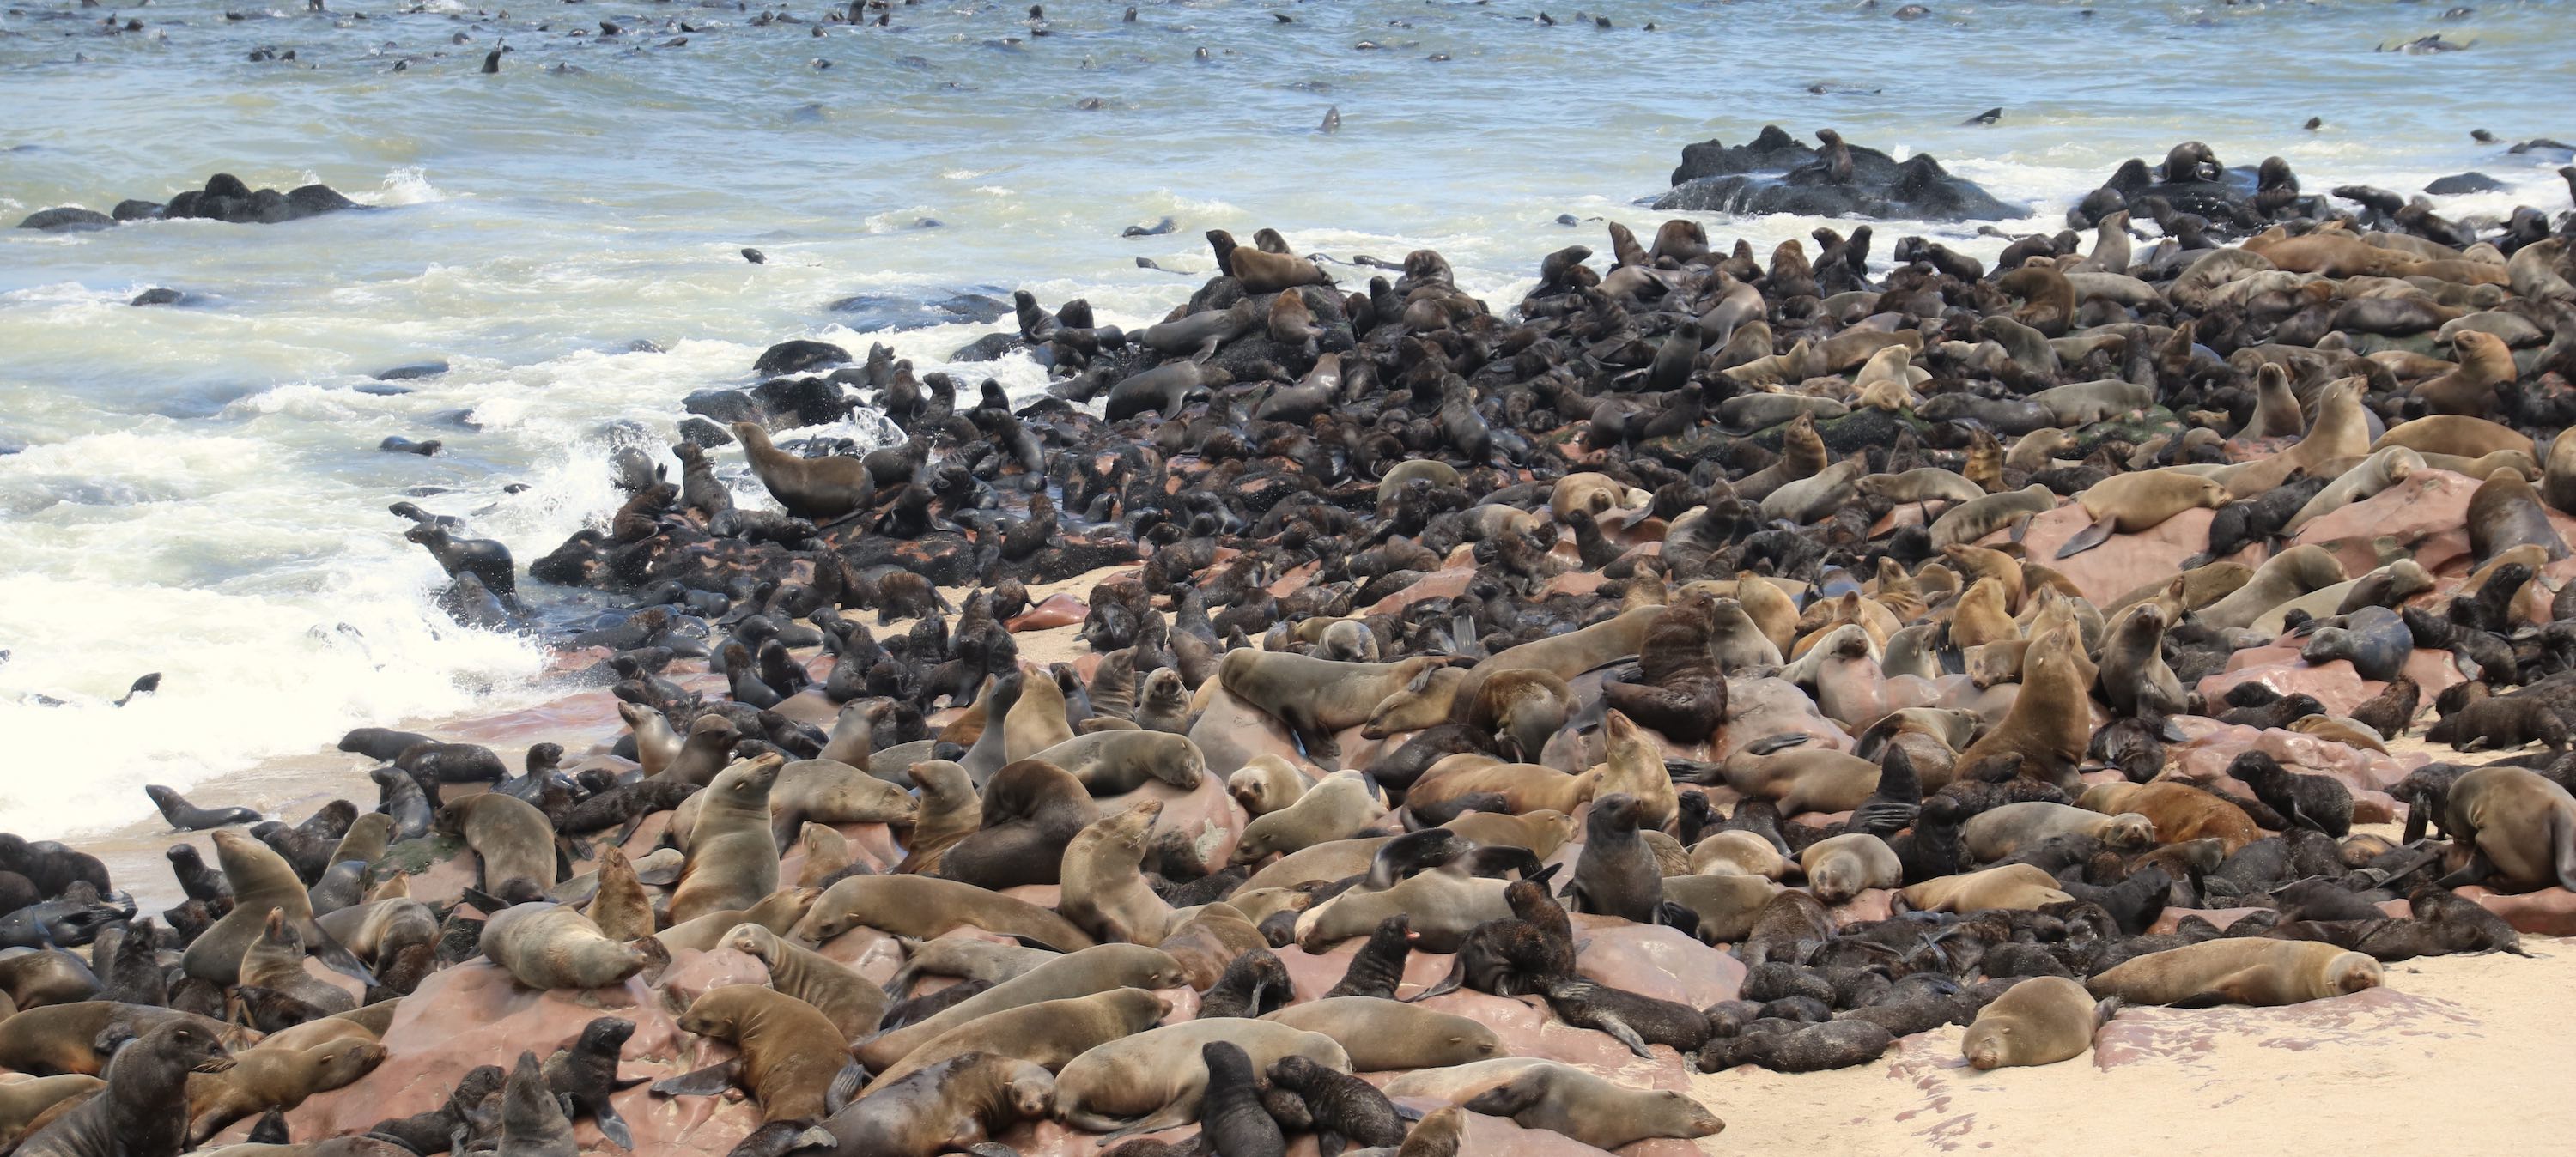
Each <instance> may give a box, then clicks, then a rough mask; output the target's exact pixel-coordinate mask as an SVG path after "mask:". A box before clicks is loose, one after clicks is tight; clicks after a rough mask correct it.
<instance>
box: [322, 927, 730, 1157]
mask: <svg viewBox="0 0 2576 1157" xmlns="http://www.w3.org/2000/svg"><path fill="white" fill-rule="evenodd" d="M682 955H683V956H700V957H714V956H716V955H718V954H715V953H683V954H682ZM746 960H747V958H746ZM750 963H751V967H752V968H757V967H758V964H757V962H750ZM683 967H694V968H699V969H703V970H704V971H703V972H700V973H698V975H700V976H701V977H702V978H708V977H713V976H715V975H718V974H720V973H721V972H722V968H723V966H722V965H721V964H717V963H709V962H708V961H705V960H700V961H690V962H675V964H674V968H675V969H679V968H683ZM673 1000H674V996H673V994H671V993H668V992H664V991H661V990H657V989H654V988H651V987H648V986H647V985H646V984H645V982H644V980H643V978H641V977H637V978H635V979H632V980H629V981H627V982H626V983H625V984H624V985H621V986H618V987H616V988H603V989H597V990H593V991H588V992H568V991H556V992H535V991H531V990H529V989H526V988H521V987H519V985H518V984H517V983H516V982H514V981H512V980H511V979H510V974H509V973H507V972H504V971H502V970H501V969H500V968H499V967H498V966H495V965H492V964H489V963H486V962H483V961H479V960H478V961H471V962H468V963H465V964H460V965H456V966H453V967H449V968H443V969H440V970H439V971H437V972H435V973H432V974H431V975H430V976H429V978H428V979H426V980H423V981H422V982H421V985H420V989H419V990H418V991H417V992H414V993H413V994H412V995H411V996H410V997H407V998H405V999H404V1001H403V1004H402V1008H401V1010H400V1011H398V1012H396V1013H395V1014H394V1020H393V1024H392V1025H391V1026H390V1027H388V1028H387V1029H386V1031H385V1036H384V1045H385V1050H386V1054H387V1055H386V1058H385V1063H384V1064H382V1065H380V1066H378V1067H377V1069H376V1070H375V1071H374V1072H372V1073H369V1074H367V1075H366V1076H365V1077H362V1078H360V1079H359V1080H358V1081H357V1082H355V1083H353V1084H351V1085H349V1086H348V1087H346V1088H342V1089H337V1090H333V1091H331V1092H327V1093H318V1094H315V1095H314V1096H313V1097H312V1098H311V1099H309V1100H307V1101H305V1102H304V1104H303V1105H302V1106H301V1107H300V1108H298V1109H296V1110H295V1111H294V1112H292V1113H289V1114H288V1115H287V1124H288V1127H289V1128H290V1129H291V1130H292V1131H293V1133H294V1135H295V1136H296V1137H297V1138H299V1139H305V1140H312V1139H319V1138H323V1137H332V1136H340V1135H343V1134H349V1133H358V1132H363V1131H365V1130H366V1129H368V1128H369V1127H371V1126H373V1125H374V1124H375V1123H376V1122H378V1121H382V1120H384V1119H386V1118H388V1117H400V1116H407V1115H409V1114H412V1113H420V1112H426V1111H428V1110H430V1109H434V1108H437V1107H438V1106H439V1104H441V1103H442V1102H444V1101H445V1100H446V1099H447V1095H448V1093H450V1092H451V1091H453V1090H454V1089H455V1088H456V1082H457V1081H458V1080H459V1079H461V1078H463V1077H464V1075H465V1073H466V1071H467V1070H469V1069H472V1068H473V1067H475V1066H476V1065H484V1064H497V1065H501V1066H503V1067H505V1068H506V1067H508V1066H509V1065H510V1064H511V1062H512V1061H513V1060H515V1059H516V1058H517V1057H518V1055H519V1052H520V1050H522V1049H525V1050H530V1051H533V1052H535V1053H536V1054H537V1056H538V1058H539V1059H540V1060H542V1059H544V1058H545V1057H546V1056H547V1055H548V1054H550V1053H552V1052H553V1051H554V1050H556V1049H558V1048H562V1047H564V1046H566V1045H568V1044H571V1043H572V1042H573V1040H574V1039H575V1038H576V1037H578V1036H580V1035H581V1029H582V1026H583V1025H586V1024H589V1023H590V1022H591V1020H592V1019H594V1018H597V1017H602V1016H616V1017H623V1018H625V1019H627V1020H631V1021H634V1022H635V1035H634V1036H633V1037H632V1038H630V1039H628V1040H627V1042H626V1048H625V1051H624V1061H623V1063H622V1064H621V1065H620V1066H619V1069H618V1072H619V1075H621V1076H625V1077H645V1078H647V1079H648V1080H659V1079H661V1078H663V1077H668V1076H676V1075H678V1074H680V1073H684V1072H688V1071H690V1070H692V1069H696V1068H701V1067H703V1066H706V1065H710V1064H714V1063H716V1062H718V1061H721V1060H723V1059H725V1058H727V1057H730V1056H732V1055H733V1050H732V1048H731V1047H730V1046H727V1045H722V1044H718V1043H715V1042H713V1041H709V1040H707V1039H705V1038H703V1037H698V1036H694V1035H692V1034H689V1033H685V1032H682V1031H680V1028H679V1024H678V1022H677V1020H676V1019H675V1018H676V1017H677V1016H678V1012H677V1011H676V1010H675V1009H674V1008H673ZM614 1100H615V1102H616V1105H617V1109H618V1112H619V1114H620V1115H622V1116H624V1117H625V1118H626V1123H627V1125H628V1126H629V1127H630V1128H632V1129H633V1130H634V1133H635V1152H637V1153H654V1154H662V1153H671V1154H709V1155H714V1154H721V1153H724V1152H725V1151H726V1150H728V1149H731V1148H732V1147H733V1145H734V1144H735V1143H736V1142H738V1141H740V1140H741V1139H742V1138H743V1137H744V1136H746V1135H748V1134H749V1133H750V1132H751V1131H752V1129H754V1128H756V1127H758V1125H759V1124H760V1113H759V1110H758V1109H757V1108H755V1107H754V1106H753V1105H751V1104H750V1103H749V1102H747V1101H744V1100H741V1099H738V1098H732V1097H669V1098H665V1097H655V1096H652V1095H651V1094H649V1093H648V1092H646V1090H645V1089H644V1088H643V1087H641V1086H638V1087H636V1088H632V1089H628V1090H626V1091H625V1092H621V1093H618V1094H616V1096H615V1098H614ZM574 1136H575V1138H576V1140H578V1141H579V1143H580V1145H581V1148H582V1151H583V1152H585V1153H620V1152H621V1150H619V1149H617V1148H616V1147H615V1146H613V1145H610V1144H609V1143H608V1142H607V1140H606V1139H605V1138H603V1137H601V1136H600V1134H599V1128H598V1126H596V1125H594V1124H592V1123H591V1122H590V1120H589V1119H588V1118H583V1119H581V1120H580V1121H578V1122H576V1123H575V1125H574Z"/></svg>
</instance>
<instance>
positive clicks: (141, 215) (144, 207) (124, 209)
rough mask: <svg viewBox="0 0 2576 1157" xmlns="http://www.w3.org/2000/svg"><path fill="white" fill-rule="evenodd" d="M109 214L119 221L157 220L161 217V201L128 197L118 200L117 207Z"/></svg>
mask: <svg viewBox="0 0 2576 1157" xmlns="http://www.w3.org/2000/svg"><path fill="white" fill-rule="evenodd" d="M108 216H110V217H114V218H116V219H117V220H119V221H157V220H160V218H161V202H159V201H138V200H135V199H134V198H131V197H128V198H126V199H125V200H122V201H119V202H117V203H116V208H114V209H111V210H109V211H108Z"/></svg>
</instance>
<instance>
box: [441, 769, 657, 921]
mask: <svg viewBox="0 0 2576 1157" xmlns="http://www.w3.org/2000/svg"><path fill="white" fill-rule="evenodd" d="M701 794H703V793H701ZM435 827H436V828H437V830H438V832H439V834H441V835H448V836H455V837H457V838H459V839H462V840H464V841H465V845H466V846H467V847H470V848H472V849H474V854H475V855H476V856H478V857H480V858H481V859H482V862H483V873H482V874H483V880H482V882H483V890H484V891H485V892H487V893H490V894H492V895H495V896H502V897H503V898H504V899H508V898H509V897H508V896H506V895H504V893H505V892H507V891H508V890H509V889H510V885H511V883H512V881H525V884H526V886H527V887H530V888H533V889H535V891H536V892H537V893H543V892H544V891H545V890H546V889H547V888H550V887H552V886H554V882H555V825H554V822H553V821H551V820H548V819H547V818H546V813H544V812H541V811H538V810H537V809H536V805H534V804H531V803H529V802H527V801H526V800H523V799H519V798H517V797H515V796H510V795H504V794H502V793H500V792H497V791H487V792H484V793H482V794H480V795H469V796H466V797H465V798H463V799H453V800H449V801H447V806H445V807H442V808H440V809H438V819H437V822H436V824H435Z"/></svg>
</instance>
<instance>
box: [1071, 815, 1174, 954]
mask: <svg viewBox="0 0 2576 1157" xmlns="http://www.w3.org/2000/svg"><path fill="white" fill-rule="evenodd" d="M1162 814H1163V801H1161V800H1158V799H1146V800H1141V801H1138V802H1137V803H1135V804H1133V805H1130V806H1129V807H1127V808H1125V809H1123V810H1121V811H1118V812H1114V813H1112V814H1110V815H1106V816H1102V817H1101V818H1099V819H1096V820H1093V821H1092V822H1091V824H1090V825H1089V826H1087V827H1085V828H1083V829H1082V830H1081V831H1080V832H1077V833H1075V834H1074V837H1073V841H1072V842H1071V843H1068V844H1066V845H1065V847H1064V860H1063V867H1062V871H1061V872H1060V873H1059V874H1060V876H1061V877H1062V881H1061V882H1062V884H1063V890H1062V891H1061V892H1060V893H1059V894H1058V899H1057V901H1056V906H1055V908H1056V911H1058V912H1061V913H1063V914H1064V917H1065V919H1067V920H1071V921H1073V922H1074V925H1075V926H1076V927H1079V928H1081V929H1082V930H1083V931H1085V932H1088V933H1090V934H1091V935H1092V936H1094V937H1096V938H1098V939H1099V940H1100V941H1101V942H1102V943H1104V944H1106V943H1109V942H1111V941H1124V942H1126V943H1130V944H1156V943H1160V942H1161V941H1162V939H1163V936H1164V934H1165V933H1166V932H1167V931H1168V930H1169V929H1170V927H1171V923H1172V906H1171V905H1170V904H1167V903H1164V902H1163V898H1162V897H1160V896H1157V895H1155V894H1154V890H1153V888H1151V887H1149V886H1147V885H1146V883H1145V875H1144V872H1143V870H1142V865H1143V863H1144V861H1145V850H1146V848H1147V846H1148V845H1149V844H1150V843H1151V842H1152V838H1153V831H1154V820H1155V819H1156V818H1157V817H1160V816H1161V815H1162Z"/></svg>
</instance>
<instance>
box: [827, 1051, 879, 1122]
mask: <svg viewBox="0 0 2576 1157" xmlns="http://www.w3.org/2000/svg"><path fill="white" fill-rule="evenodd" d="M867 1083H868V1069H867V1066H865V1065H862V1064H860V1063H859V1062H857V1061H851V1062H850V1063H848V1064H846V1065H842V1066H841V1071H840V1072H839V1073H837V1074H835V1075H834V1076H833V1077H832V1086H831V1087H830V1088H828V1089H825V1090H823V1115H825V1116H827V1117H828V1116H832V1115H835V1114H838V1113H839V1112H840V1111H841V1110H843V1109H846V1108H848V1107H849V1105H850V1102H852V1101H855V1100H857V1099H858V1097H859V1089H860V1088H861V1087H862V1086H864V1085H866V1084H867Z"/></svg>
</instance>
